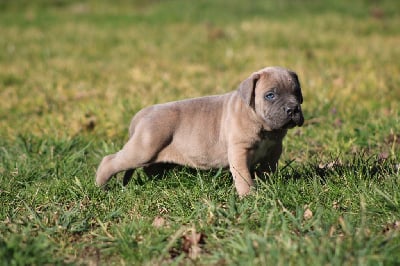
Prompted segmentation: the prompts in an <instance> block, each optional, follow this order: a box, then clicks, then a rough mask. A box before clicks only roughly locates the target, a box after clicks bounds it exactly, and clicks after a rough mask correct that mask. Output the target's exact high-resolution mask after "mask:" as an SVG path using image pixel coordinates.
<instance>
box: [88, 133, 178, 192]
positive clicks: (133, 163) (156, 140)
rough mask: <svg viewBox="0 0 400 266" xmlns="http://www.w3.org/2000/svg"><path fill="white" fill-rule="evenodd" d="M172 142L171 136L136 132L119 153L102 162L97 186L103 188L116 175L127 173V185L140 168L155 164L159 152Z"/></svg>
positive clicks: (107, 157)
mask: <svg viewBox="0 0 400 266" xmlns="http://www.w3.org/2000/svg"><path fill="white" fill-rule="evenodd" d="M169 141H170V136H168V135H166V136H165V135H163V134H159V132H157V131H153V130H149V129H147V130H143V131H139V132H136V133H135V134H134V135H133V136H132V137H131V138H130V139H129V140H128V142H127V143H126V144H125V146H124V147H123V148H122V150H120V151H119V152H117V153H115V154H111V155H107V156H105V157H104V158H103V160H102V161H101V163H100V165H99V168H98V169H97V173H96V184H97V185H98V186H102V185H104V184H106V183H107V181H108V180H109V179H110V178H111V177H112V176H113V175H115V174H117V173H119V172H122V171H127V172H126V174H125V177H124V181H123V182H124V185H126V184H127V183H128V181H129V179H130V177H131V176H132V174H133V170H134V169H136V168H138V167H143V166H147V165H149V164H151V163H154V160H155V159H156V158H157V155H158V152H159V151H160V150H162V149H163V148H164V147H165V145H167V144H168V143H169Z"/></svg>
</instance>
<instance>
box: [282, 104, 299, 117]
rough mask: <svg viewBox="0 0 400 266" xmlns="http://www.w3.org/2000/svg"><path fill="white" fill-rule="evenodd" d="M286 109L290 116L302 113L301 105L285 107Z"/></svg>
mask: <svg viewBox="0 0 400 266" xmlns="http://www.w3.org/2000/svg"><path fill="white" fill-rule="evenodd" d="M284 109H285V112H286V114H287V115H288V116H293V115H295V114H297V113H299V112H300V105H294V106H285V107H284Z"/></svg>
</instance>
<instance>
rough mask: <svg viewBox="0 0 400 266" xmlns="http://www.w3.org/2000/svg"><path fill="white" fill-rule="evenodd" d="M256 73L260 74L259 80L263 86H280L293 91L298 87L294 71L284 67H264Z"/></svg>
mask: <svg viewBox="0 0 400 266" xmlns="http://www.w3.org/2000/svg"><path fill="white" fill-rule="evenodd" d="M256 73H258V74H260V80H259V82H260V85H261V86H263V87H280V88H287V89H291V90H293V91H294V90H298V89H300V83H299V80H298V77H297V75H296V73H294V72H293V71H290V70H287V69H285V68H280V67H274V68H264V69H262V70H260V71H258V72H256Z"/></svg>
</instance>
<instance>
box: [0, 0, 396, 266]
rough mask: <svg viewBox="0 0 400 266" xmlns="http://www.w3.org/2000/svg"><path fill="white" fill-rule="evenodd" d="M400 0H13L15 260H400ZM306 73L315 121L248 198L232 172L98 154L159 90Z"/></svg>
mask: <svg viewBox="0 0 400 266" xmlns="http://www.w3.org/2000/svg"><path fill="white" fill-rule="evenodd" d="M398 8H399V4H398V3H397V1H389V0H386V1H361V0H356V1H353V2H352V3H351V5H350V4H348V3H347V2H346V1H324V2H319V1H313V0H309V1H300V2H299V1H298V2H292V1H279V2H273V1H254V2H252V4H251V5H250V4H248V3H246V2H244V1H230V2H229V3H228V2H225V1H222V0H219V1H210V2H208V1H196V2H181V1H175V0H171V1H161V2H158V1H133V2H128V1H122V0H121V1H117V2H115V1H114V2H113V3H112V4H111V3H108V2H106V1H85V2H81V1H62V0H61V1H46V0H41V1H35V2H31V1H23V0H18V1H7V2H4V1H3V2H1V3H0V32H1V35H2V37H1V38H0V97H1V99H2V102H1V105H0V136H1V138H0V201H1V205H2V206H1V208H0V258H1V261H2V262H3V264H4V265H26V264H29V265H43V264H83V265H98V264H116V265H119V264H128V265H129V264H144V265H154V264H156V265H159V264H198V265H232V264H237V265H249V264H250V265H355V264H356V265H398V264H399V263H400V255H399V254H400V174H399V171H400V170H399V168H400V162H399V158H400V153H399V150H400V133H399V132H400V121H399V120H400V111H399V110H400V109H399V107H400V106H399V102H400V90H399V87H400V79H399V78H398V73H399V71H400V64H399V62H400V50H399V47H398V43H399V41H400V34H399V32H398V28H399V27H400V19H399V15H398V12H397V10H398ZM267 65H282V66H286V67H289V68H292V69H294V70H295V71H296V72H297V73H298V75H299V77H300V80H301V82H302V87H303V94H304V99H305V101H304V105H303V109H304V114H305V117H306V123H305V125H304V126H303V127H302V128H296V129H294V130H292V131H290V132H289V134H288V137H287V138H286V139H285V151H284V154H283V157H282V159H281V161H280V167H279V171H278V172H277V173H275V174H273V175H271V176H269V177H268V178H267V179H266V180H257V184H258V188H257V190H256V191H255V193H254V194H253V195H251V196H249V197H247V198H244V199H242V200H240V199H238V198H237V196H236V193H235V191H234V188H233V186H232V180H231V177H230V175H229V173H228V172H225V171H218V170H217V171H205V172H204V171H203V172H200V171H190V170H189V169H185V168H183V169H175V170H171V171H170V172H168V173H167V174H166V176H164V177H162V178H158V179H154V178H149V177H147V176H146V175H145V174H144V173H142V172H141V171H138V172H137V173H136V174H135V176H134V180H133V181H131V182H130V183H129V184H128V186H127V187H126V188H123V187H122V185H121V184H122V180H121V179H122V177H121V176H118V177H117V178H114V179H113V180H112V181H111V182H110V186H109V189H108V190H107V191H102V190H100V189H98V188H97V187H95V185H94V174H95V169H96V167H97V165H98V163H99V162H100V160H101V158H102V156H104V155H106V154H108V153H111V152H114V151H116V150H118V149H120V148H121V146H122V145H123V144H124V142H125V141H126V139H127V129H128V124H129V121H130V118H131V117H132V116H133V114H134V113H135V112H136V111H138V110H139V109H141V108H143V107H145V106H148V105H150V104H154V103H160V102H166V101H170V100H176V99H183V98H188V97H196V96H201V95H207V94H218V93H223V92H227V91H230V90H232V89H235V87H236V86H237V85H238V84H239V82H240V81H241V80H243V79H244V78H245V77H246V76H248V75H249V74H250V73H251V72H253V71H254V70H257V69H259V68H261V67H263V66H267Z"/></svg>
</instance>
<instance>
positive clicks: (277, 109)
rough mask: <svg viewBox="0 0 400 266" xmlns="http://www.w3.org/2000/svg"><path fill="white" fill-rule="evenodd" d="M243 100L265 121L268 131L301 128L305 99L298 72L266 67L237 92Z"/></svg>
mask: <svg viewBox="0 0 400 266" xmlns="http://www.w3.org/2000/svg"><path fill="white" fill-rule="evenodd" d="M238 92H239V95H240V96H241V98H242V99H243V101H244V102H245V103H246V104H247V105H249V106H250V107H251V108H253V110H254V111H255V112H256V114H257V115H258V116H259V117H260V118H261V119H262V120H263V121H264V124H265V129H266V130H267V131H274V130H281V129H288V128H293V127H295V126H302V125H303V123H304V117H303V113H302V111H301V104H302V103H303V96H302V94H301V87H300V82H299V79H298V77H297V75H296V73H295V72H293V71H290V70H288V69H285V68H282V67H267V68H264V69H261V70H259V71H257V72H254V73H253V74H252V75H251V76H250V77H249V78H247V79H246V80H244V81H243V82H242V83H241V84H240V86H239V89H238Z"/></svg>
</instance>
